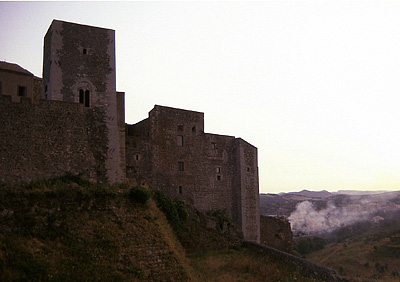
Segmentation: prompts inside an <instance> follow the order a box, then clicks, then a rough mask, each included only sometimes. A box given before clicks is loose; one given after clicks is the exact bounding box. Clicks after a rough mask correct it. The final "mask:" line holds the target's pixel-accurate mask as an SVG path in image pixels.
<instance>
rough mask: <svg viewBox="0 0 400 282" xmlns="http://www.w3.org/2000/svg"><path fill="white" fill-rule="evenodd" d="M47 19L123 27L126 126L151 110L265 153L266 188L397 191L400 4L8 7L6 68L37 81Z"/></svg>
mask: <svg viewBox="0 0 400 282" xmlns="http://www.w3.org/2000/svg"><path fill="white" fill-rule="evenodd" d="M53 19H58V20H64V21H69V22H76V23H81V24H88V25H93V26H99V27H105V28H110V29H114V30H115V31H116V56H117V68H116V70H117V90H118V91H124V92H125V95H126V96H125V98H126V100H125V102H126V122H127V123H131V124H132V123H136V122H138V121H140V120H143V119H145V118H146V117H147V115H148V112H149V111H150V110H151V109H152V108H153V107H154V105H155V104H157V105H163V106H169V107H175V108H182V109H187V110H194V111H200V112H204V114H205V131H206V132H208V133H216V134H223V135H232V136H236V137H241V138H243V139H245V140H246V141H248V142H249V143H251V144H253V145H254V146H256V147H257V148H258V160H259V175H260V192H261V193H278V192H288V191H299V190H302V189H308V190H323V189H326V190H328V191H336V190H340V189H354V190H400V130H399V129H400V125H399V122H400V110H399V108H400V95H399V94H400V2H399V1H357V2H353V1H259V2H0V60H2V61H4V60H5V61H8V62H14V63H18V64H19V65H21V66H22V67H24V68H26V69H28V70H29V71H31V72H33V73H34V74H35V75H36V76H39V77H42V58H43V37H44V35H45V33H46V31H47V29H48V27H49V25H50V24H51V21H52V20H53Z"/></svg>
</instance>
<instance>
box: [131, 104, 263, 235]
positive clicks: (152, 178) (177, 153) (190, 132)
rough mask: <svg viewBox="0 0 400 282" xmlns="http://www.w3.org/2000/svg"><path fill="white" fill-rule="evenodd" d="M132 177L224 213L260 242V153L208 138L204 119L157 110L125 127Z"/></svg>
mask: <svg viewBox="0 0 400 282" xmlns="http://www.w3.org/2000/svg"><path fill="white" fill-rule="evenodd" d="M126 132H127V136H126V164H127V178H135V179H138V180H139V181H141V180H142V179H143V180H145V181H146V182H148V183H149V184H150V185H152V186H153V187H154V188H155V189H159V190H161V191H163V192H164V193H167V194H168V195H169V196H171V197H173V198H175V199H180V200H183V201H185V202H186V204H189V205H191V206H194V207H195V208H196V209H198V210H200V211H203V212H207V211H212V210H225V211H226V215H227V216H229V217H230V218H232V219H233V220H234V222H235V223H236V224H238V225H239V226H240V228H241V229H242V231H243V233H244V235H245V238H246V239H247V240H252V241H256V242H257V241H259V213H258V206H259V202H258V201H259V200H258V168H257V149H256V148H255V147H253V146H251V145H250V144H248V143H247V142H245V141H244V140H241V139H237V138H235V137H233V136H224V135H217V134H210V133H204V114H203V113H199V112H193V111H187V110H181V109H175V108H169V107H162V106H155V107H154V109H153V110H152V111H150V113H149V118H147V119H145V120H143V121H141V122H139V123H137V124H135V125H127V127H126Z"/></svg>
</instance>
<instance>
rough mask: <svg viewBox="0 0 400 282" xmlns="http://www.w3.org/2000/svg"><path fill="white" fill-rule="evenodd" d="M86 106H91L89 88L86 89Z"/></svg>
mask: <svg viewBox="0 0 400 282" xmlns="http://www.w3.org/2000/svg"><path fill="white" fill-rule="evenodd" d="M85 107H90V92H89V90H86V91H85Z"/></svg>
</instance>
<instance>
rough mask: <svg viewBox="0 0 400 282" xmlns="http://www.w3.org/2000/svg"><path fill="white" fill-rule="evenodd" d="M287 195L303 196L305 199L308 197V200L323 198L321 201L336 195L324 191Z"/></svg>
mask: <svg viewBox="0 0 400 282" xmlns="http://www.w3.org/2000/svg"><path fill="white" fill-rule="evenodd" d="M286 194H291V195H298V196H303V197H307V198H321V199H325V198H329V197H332V196H333V195H334V194H332V193H330V192H328V191H326V190H323V191H308V190H303V191H300V192H290V193H286Z"/></svg>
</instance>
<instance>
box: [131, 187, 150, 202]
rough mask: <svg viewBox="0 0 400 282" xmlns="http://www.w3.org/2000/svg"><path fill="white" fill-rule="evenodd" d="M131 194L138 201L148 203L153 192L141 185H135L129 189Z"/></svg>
mask: <svg viewBox="0 0 400 282" xmlns="http://www.w3.org/2000/svg"><path fill="white" fill-rule="evenodd" d="M129 196H130V197H131V198H132V200H133V201H135V202H137V203H141V204H146V203H147V201H148V200H149V199H150V197H151V192H150V191H149V190H147V189H146V188H143V187H141V186H135V187H132V188H131V190H129Z"/></svg>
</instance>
